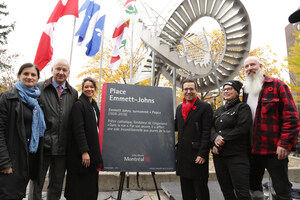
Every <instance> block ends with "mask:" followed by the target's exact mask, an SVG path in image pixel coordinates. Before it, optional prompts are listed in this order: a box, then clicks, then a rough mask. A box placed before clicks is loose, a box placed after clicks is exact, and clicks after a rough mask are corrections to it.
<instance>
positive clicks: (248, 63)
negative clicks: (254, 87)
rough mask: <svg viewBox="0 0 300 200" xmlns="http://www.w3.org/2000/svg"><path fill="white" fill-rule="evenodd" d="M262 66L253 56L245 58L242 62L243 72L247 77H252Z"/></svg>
mask: <svg viewBox="0 0 300 200" xmlns="http://www.w3.org/2000/svg"><path fill="white" fill-rule="evenodd" d="M261 67H262V64H260V63H259V62H258V60H256V59H255V58H251V57H250V58H247V59H246V60H245V62H244V72H245V75H246V76H247V77H252V76H254V75H255V74H257V72H258V70H259V69H260V68H261Z"/></svg>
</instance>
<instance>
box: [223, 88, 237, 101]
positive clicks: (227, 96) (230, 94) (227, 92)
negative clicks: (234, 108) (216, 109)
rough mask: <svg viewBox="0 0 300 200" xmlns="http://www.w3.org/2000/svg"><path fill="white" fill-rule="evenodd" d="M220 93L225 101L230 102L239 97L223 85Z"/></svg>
mask: <svg viewBox="0 0 300 200" xmlns="http://www.w3.org/2000/svg"><path fill="white" fill-rule="evenodd" d="M222 92H223V97H224V99H225V100H226V101H231V100H232V99H235V98H236V97H237V96H238V95H239V94H238V92H237V91H236V90H235V89H234V88H233V87H232V86H230V85H225V86H224V87H223V89H222Z"/></svg>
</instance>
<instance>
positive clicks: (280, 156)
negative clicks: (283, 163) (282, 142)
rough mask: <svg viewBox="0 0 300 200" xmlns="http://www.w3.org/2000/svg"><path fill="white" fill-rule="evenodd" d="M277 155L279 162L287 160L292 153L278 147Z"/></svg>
mask: <svg viewBox="0 0 300 200" xmlns="http://www.w3.org/2000/svg"><path fill="white" fill-rule="evenodd" d="M276 154H277V155H278V157H277V158H278V160H283V159H285V158H287V157H288V156H289V154H290V151H289V150H287V149H285V148H283V147H280V146H278V147H277V151H276Z"/></svg>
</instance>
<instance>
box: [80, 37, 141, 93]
mask: <svg viewBox="0 0 300 200" xmlns="http://www.w3.org/2000/svg"><path fill="white" fill-rule="evenodd" d="M105 42H106V43H108V44H105V47H104V50H103V58H102V66H103V67H102V75H101V85H102V84H103V83H104V82H109V83H124V84H128V83H129V81H130V62H131V59H130V56H129V53H128V51H127V49H125V56H124V59H123V60H122V62H121V64H120V66H119V68H118V69H117V70H111V69H110V67H109V62H110V58H111V56H110V52H111V50H112V44H111V42H109V40H108V39H105ZM128 46H129V45H128ZM144 50H145V47H144V45H143V43H141V44H140V45H139V48H138V49H137V50H136V51H135V52H134V59H133V63H134V65H133V75H134V71H135V69H136V67H137V65H139V64H140V63H141V61H142V59H143V57H144ZM100 60H101V53H100V51H99V52H98V53H97V54H96V55H95V56H94V57H93V58H91V59H90V60H89V62H88V64H87V65H85V66H83V69H84V70H83V71H82V72H81V73H80V74H78V76H77V78H80V79H83V78H84V77H86V76H91V77H92V78H94V79H95V80H99V71H100ZM76 87H77V89H78V91H81V85H77V86H76ZM97 94H98V91H97V93H96V94H95V95H97Z"/></svg>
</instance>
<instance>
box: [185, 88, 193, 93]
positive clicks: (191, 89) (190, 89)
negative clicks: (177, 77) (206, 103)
mask: <svg viewBox="0 0 300 200" xmlns="http://www.w3.org/2000/svg"><path fill="white" fill-rule="evenodd" d="M183 90H184V91H185V92H187V91H191V92H194V90H195V88H184V89H183Z"/></svg>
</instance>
